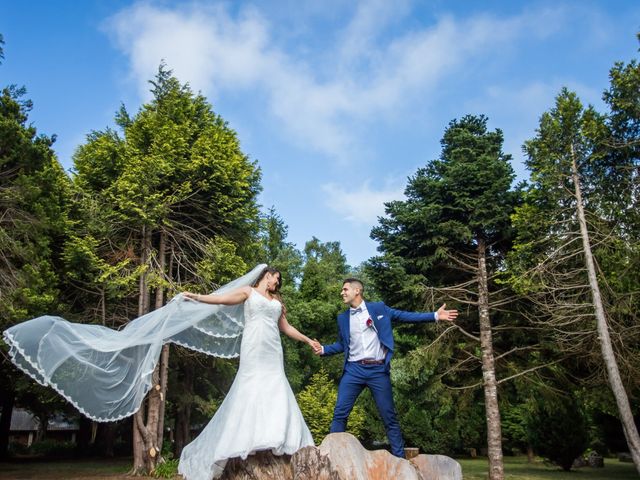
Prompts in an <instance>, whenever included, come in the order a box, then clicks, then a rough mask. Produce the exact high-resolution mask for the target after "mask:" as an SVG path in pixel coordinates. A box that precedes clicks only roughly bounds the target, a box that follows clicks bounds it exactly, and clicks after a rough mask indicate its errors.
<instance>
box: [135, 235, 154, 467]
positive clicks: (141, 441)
mask: <svg viewBox="0 0 640 480" xmlns="http://www.w3.org/2000/svg"><path fill="white" fill-rule="evenodd" d="M141 242H142V245H141V255H140V264H141V265H146V264H147V262H148V260H149V254H150V250H151V235H150V234H149V233H148V232H147V229H146V227H142V239H141ZM138 288H139V296H138V316H139V317H141V316H142V315H144V314H145V313H147V312H148V311H149V300H148V299H149V289H148V286H147V275H146V273H145V272H143V273H142V274H141V275H140V282H139V287H138ZM145 403H146V400H143V402H142V405H140V410H138V411H137V412H136V413H135V414H134V415H133V468H132V470H131V472H130V473H131V474H132V475H141V474H146V473H149V470H148V468H147V466H148V461H147V459H148V450H147V448H146V445H147V442H146V441H145V440H147V439H148V438H149V432H148V431H147V428H146V426H145V424H144V413H145Z"/></svg>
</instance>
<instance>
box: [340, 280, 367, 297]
mask: <svg viewBox="0 0 640 480" xmlns="http://www.w3.org/2000/svg"><path fill="white" fill-rule="evenodd" d="M345 283H350V284H351V285H353V284H355V286H356V287H358V288H359V289H360V295H362V296H364V283H362V280H358V279H357V278H345V279H344V282H342V285H344V284H345Z"/></svg>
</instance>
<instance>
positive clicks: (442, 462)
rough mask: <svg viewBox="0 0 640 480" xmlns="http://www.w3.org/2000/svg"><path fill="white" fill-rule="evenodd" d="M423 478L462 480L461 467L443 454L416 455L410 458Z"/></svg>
mask: <svg viewBox="0 0 640 480" xmlns="http://www.w3.org/2000/svg"><path fill="white" fill-rule="evenodd" d="M411 463H413V464H414V465H415V466H416V468H417V469H418V471H419V472H420V475H422V478H423V479H424V480H462V467H461V466H460V464H459V463H458V462H456V461H455V460H454V459H453V458H451V457H447V456H445V455H425V454H422V455H418V456H417V457H415V458H412V459H411Z"/></svg>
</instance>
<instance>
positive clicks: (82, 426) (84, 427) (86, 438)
mask: <svg viewBox="0 0 640 480" xmlns="http://www.w3.org/2000/svg"><path fill="white" fill-rule="evenodd" d="M92 425H93V422H92V421H91V419H89V418H87V417H85V416H81V417H80V419H79V420H78V435H77V436H76V452H77V453H78V454H80V455H86V454H87V445H89V444H90V443H91V441H90V440H91V427H92Z"/></svg>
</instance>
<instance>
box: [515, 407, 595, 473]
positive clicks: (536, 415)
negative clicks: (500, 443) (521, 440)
mask: <svg viewBox="0 0 640 480" xmlns="http://www.w3.org/2000/svg"><path fill="white" fill-rule="evenodd" d="M527 427H528V434H529V438H530V440H531V444H532V446H533V448H534V450H535V451H536V452H537V453H538V454H539V455H541V456H543V457H545V458H547V459H549V460H550V461H551V462H552V463H555V464H556V465H559V466H560V467H562V469H563V470H566V471H568V470H571V465H572V464H573V461H574V460H575V459H576V458H577V457H578V456H579V455H581V454H582V453H583V452H584V451H585V449H586V448H587V446H588V444H589V437H588V432H587V428H586V424H585V418H584V414H583V412H582V410H581V408H580V405H579V404H578V402H577V401H576V399H575V398H574V397H572V396H569V397H565V398H557V399H556V400H555V401H553V402H549V401H547V402H545V403H541V402H539V401H538V402H536V407H535V409H534V410H533V412H532V413H531V415H530V417H529V419H528V425H527Z"/></svg>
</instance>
